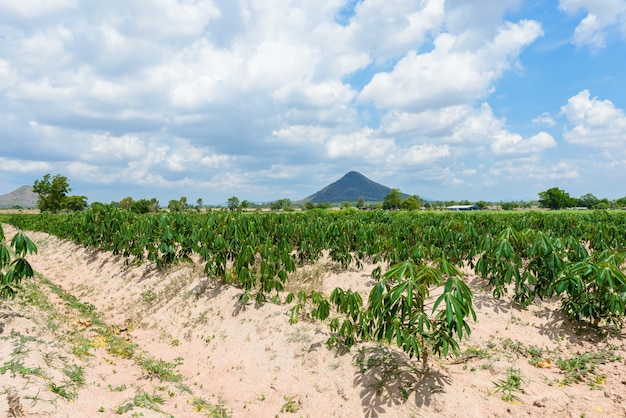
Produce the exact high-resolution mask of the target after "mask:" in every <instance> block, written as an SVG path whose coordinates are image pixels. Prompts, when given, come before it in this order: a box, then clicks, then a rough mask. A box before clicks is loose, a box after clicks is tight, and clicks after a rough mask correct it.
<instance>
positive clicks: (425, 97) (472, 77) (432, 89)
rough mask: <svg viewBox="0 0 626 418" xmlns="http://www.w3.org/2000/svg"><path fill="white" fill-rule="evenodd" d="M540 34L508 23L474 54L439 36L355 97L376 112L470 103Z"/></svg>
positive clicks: (537, 28) (527, 25)
mask: <svg viewBox="0 0 626 418" xmlns="http://www.w3.org/2000/svg"><path fill="white" fill-rule="evenodd" d="M542 33H543V31H542V29H541V25H540V24H539V23H537V22H535V21H530V20H524V21H521V22H520V23H510V22H509V23H507V24H505V25H504V26H502V27H501V28H500V29H499V31H498V33H497V34H496V36H495V37H494V38H493V39H491V40H490V41H488V42H487V43H486V44H485V45H482V46H481V47H480V48H479V49H475V50H471V49H466V48H459V46H458V45H457V39H458V36H457V35H454V34H451V33H442V34H440V35H438V36H437V38H436V39H435V41H434V49H433V50H432V51H431V52H428V53H421V54H420V53H418V52H417V51H410V52H409V53H408V54H406V55H405V56H404V57H403V58H402V59H401V60H400V61H399V62H398V63H397V64H396V65H395V67H394V68H393V70H392V71H391V72H388V73H378V74H376V75H375V76H374V77H373V78H372V81H371V82H370V83H369V84H368V85H367V86H365V87H364V88H363V91H362V92H361V94H360V97H359V98H360V100H361V101H365V102H369V101H371V102H373V103H374V104H375V106H377V107H379V108H398V109H403V110H412V111H415V110H423V109H426V108H427V107H431V108H432V107H443V106H450V105H454V104H463V103H471V102H472V101H473V100H475V99H476V98H481V97H485V96H486V95H487V94H489V93H490V92H492V90H493V83H494V82H495V81H496V80H497V79H498V78H500V77H501V76H502V74H503V73H504V71H506V70H509V69H510V68H511V66H512V65H514V64H515V62H516V60H517V56H518V55H519V53H520V52H521V51H522V49H523V48H524V47H526V46H527V45H528V44H530V43H532V42H533V41H535V40H536V39H537V38H538V37H539V36H541V35H542Z"/></svg>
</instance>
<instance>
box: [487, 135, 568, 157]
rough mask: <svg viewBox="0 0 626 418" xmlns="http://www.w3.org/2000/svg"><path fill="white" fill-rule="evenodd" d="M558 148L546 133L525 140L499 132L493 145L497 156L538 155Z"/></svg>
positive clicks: (492, 148) (492, 147) (518, 136)
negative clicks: (549, 149)
mask: <svg viewBox="0 0 626 418" xmlns="http://www.w3.org/2000/svg"><path fill="white" fill-rule="evenodd" d="M554 147H556V141H555V140H554V138H553V137H552V135H550V134H549V133H546V132H539V133H538V134H536V135H533V136H531V137H530V138H527V139H524V138H522V136H521V135H518V134H512V133H510V132H505V131H502V132H499V133H498V134H496V136H495V140H494V141H493V142H492V143H491V150H492V151H493V152H494V153H495V154H504V155H512V154H513V155H514V154H536V153H540V152H542V151H544V150H546V149H548V148H554Z"/></svg>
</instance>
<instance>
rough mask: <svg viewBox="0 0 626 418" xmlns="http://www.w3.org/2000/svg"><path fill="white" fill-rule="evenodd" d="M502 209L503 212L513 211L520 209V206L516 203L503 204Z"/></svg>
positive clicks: (501, 204)
mask: <svg viewBox="0 0 626 418" xmlns="http://www.w3.org/2000/svg"><path fill="white" fill-rule="evenodd" d="M500 207H501V208H502V210H513V209H517V208H518V207H519V204H518V203H516V202H502V203H500Z"/></svg>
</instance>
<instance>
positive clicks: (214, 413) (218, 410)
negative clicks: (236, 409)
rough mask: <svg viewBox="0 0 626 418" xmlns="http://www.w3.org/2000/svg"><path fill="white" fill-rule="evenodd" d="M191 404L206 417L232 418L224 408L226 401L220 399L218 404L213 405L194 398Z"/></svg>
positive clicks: (204, 400) (190, 401)
mask: <svg viewBox="0 0 626 418" xmlns="http://www.w3.org/2000/svg"><path fill="white" fill-rule="evenodd" d="M189 403H190V404H191V405H192V406H193V407H194V409H195V411H196V412H203V413H204V415H206V416H208V417H211V418H228V417H230V415H229V411H228V410H227V409H226V407H225V406H224V400H223V399H221V398H220V399H219V401H218V404H217V405H216V404H212V403H211V402H209V401H207V400H206V399H203V398H201V397H198V396H196V397H194V398H193V399H191V400H189Z"/></svg>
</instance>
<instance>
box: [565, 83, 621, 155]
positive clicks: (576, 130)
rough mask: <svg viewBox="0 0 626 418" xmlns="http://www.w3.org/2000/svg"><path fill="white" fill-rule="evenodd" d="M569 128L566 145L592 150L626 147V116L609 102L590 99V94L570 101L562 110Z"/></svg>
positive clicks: (586, 92) (595, 98) (585, 91)
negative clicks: (583, 146) (568, 143)
mask: <svg viewBox="0 0 626 418" xmlns="http://www.w3.org/2000/svg"><path fill="white" fill-rule="evenodd" d="M561 114H563V115H565V116H566V118H567V120H568V122H569V124H570V126H569V127H568V129H567V130H566V131H565V132H564V133H563V138H565V140H566V141H567V142H570V143H572V144H577V145H586V146H592V147H624V145H626V114H624V110H622V109H618V108H616V107H615V105H614V104H613V102H611V101H610V100H600V99H598V98H597V97H593V98H591V93H590V92H589V90H583V91H581V92H580V93H578V94H577V95H576V96H573V97H570V98H569V100H568V101H567V104H566V105H565V106H562V107H561Z"/></svg>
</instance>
